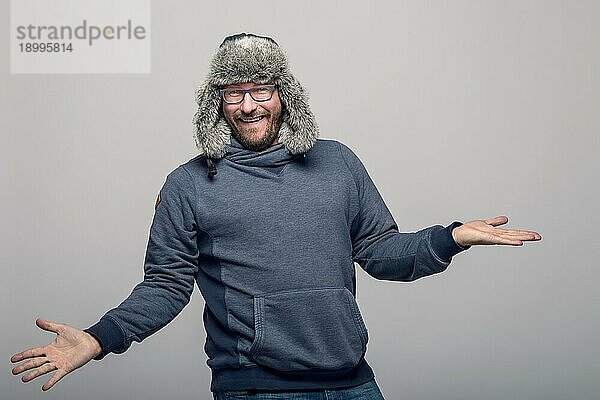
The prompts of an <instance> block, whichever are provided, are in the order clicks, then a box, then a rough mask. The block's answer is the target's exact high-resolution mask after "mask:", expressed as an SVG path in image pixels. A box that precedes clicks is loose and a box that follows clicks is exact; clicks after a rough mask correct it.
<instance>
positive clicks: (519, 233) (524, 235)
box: [497, 229, 542, 241]
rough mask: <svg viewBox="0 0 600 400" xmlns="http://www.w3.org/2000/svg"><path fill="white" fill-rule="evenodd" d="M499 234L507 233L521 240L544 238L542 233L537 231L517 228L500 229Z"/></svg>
mask: <svg viewBox="0 0 600 400" xmlns="http://www.w3.org/2000/svg"><path fill="white" fill-rule="evenodd" d="M497 234H498V235H506V236H509V237H510V238H512V239H520V240H527V241H532V240H541V239H542V235H540V234H539V233H537V232H533V231H524V230H517V229H502V230H499V231H498V233H497Z"/></svg>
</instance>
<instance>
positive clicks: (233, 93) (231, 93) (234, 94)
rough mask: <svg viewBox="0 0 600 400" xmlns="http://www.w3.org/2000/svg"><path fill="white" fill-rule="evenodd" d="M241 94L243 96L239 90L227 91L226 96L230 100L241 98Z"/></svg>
mask: <svg viewBox="0 0 600 400" xmlns="http://www.w3.org/2000/svg"><path fill="white" fill-rule="evenodd" d="M242 94H244V92H243V91H241V90H240V89H227V96H229V97H230V98H235V97H242Z"/></svg>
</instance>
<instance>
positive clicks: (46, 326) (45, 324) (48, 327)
mask: <svg viewBox="0 0 600 400" xmlns="http://www.w3.org/2000/svg"><path fill="white" fill-rule="evenodd" d="M35 324H36V325H37V326H38V327H40V328H41V329H43V330H45V331H48V332H54V333H58V331H59V330H60V328H61V326H62V324H57V323H55V322H51V321H47V320H45V319H41V318H38V319H36V320H35Z"/></svg>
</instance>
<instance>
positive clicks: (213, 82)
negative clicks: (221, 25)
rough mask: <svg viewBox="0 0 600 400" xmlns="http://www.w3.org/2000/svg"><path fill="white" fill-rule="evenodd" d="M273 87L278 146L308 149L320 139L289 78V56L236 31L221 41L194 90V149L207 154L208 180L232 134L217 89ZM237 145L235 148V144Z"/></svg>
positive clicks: (265, 41)
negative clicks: (239, 85)
mask: <svg viewBox="0 0 600 400" xmlns="http://www.w3.org/2000/svg"><path fill="white" fill-rule="evenodd" d="M248 82H254V83H258V84H261V83H274V84H275V85H277V88H278V90H279V97H280V99H281V105H282V120H283V121H282V124H281V127H280V129H279V136H278V138H279V142H280V144H282V147H284V148H285V149H286V150H287V151H288V152H289V153H290V154H292V155H297V154H302V153H305V152H307V151H308V150H310V148H311V147H312V146H313V145H314V144H315V142H316V140H317V137H318V136H319V130H318V127H317V123H316V121H315V117H314V115H313V113H312V112H311V110H310V108H309V106H308V96H307V95H306V93H305V91H304V89H303V88H302V86H301V85H300V83H299V82H298V81H297V80H296V78H295V77H294V76H293V75H292V73H291V71H290V69H289V66H288V62H287V58H286V56H285V54H284V52H283V50H282V49H281V48H280V47H279V45H278V44H277V43H276V42H275V41H274V40H273V39H271V38H269V37H265V36H257V35H253V34H246V33H240V34H238V35H233V36H228V37H227V38H225V40H224V41H223V43H221V46H220V47H219V49H218V50H217V53H216V54H215V56H214V57H213V59H212V61H211V64H210V71H209V73H208V76H207V77H206V80H205V81H204V82H203V83H202V84H201V85H200V86H199V87H198V88H197V89H196V92H195V100H196V103H197V104H198V110H197V111H196V113H195V114H194V118H193V124H194V138H195V142H196V146H197V147H198V149H199V150H200V152H201V153H202V154H204V155H205V156H206V162H207V164H208V167H209V172H208V176H209V177H210V178H212V177H213V176H214V175H216V173H217V170H216V167H215V163H214V160H215V159H219V158H222V157H223V156H225V154H226V151H227V149H228V146H229V145H230V144H231V138H232V130H231V127H230V126H229V124H228V123H227V121H226V120H225V117H224V116H223V111H222V100H221V93H220V91H219V90H220V89H221V88H223V87H224V86H226V85H230V84H234V83H248ZM233 147H235V146H233Z"/></svg>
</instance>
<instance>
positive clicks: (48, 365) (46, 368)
mask: <svg viewBox="0 0 600 400" xmlns="http://www.w3.org/2000/svg"><path fill="white" fill-rule="evenodd" d="M55 369H56V367H55V366H54V365H52V364H51V363H46V364H43V365H42V366H41V367H38V368H36V369H34V370H33V371H31V372H28V373H26V374H25V375H23V377H22V378H21V380H22V381H23V382H29V381H30V380H32V379H35V378H37V377H38V376H40V375H44V374H47V373H48V372H51V371H54V370H55Z"/></svg>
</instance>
